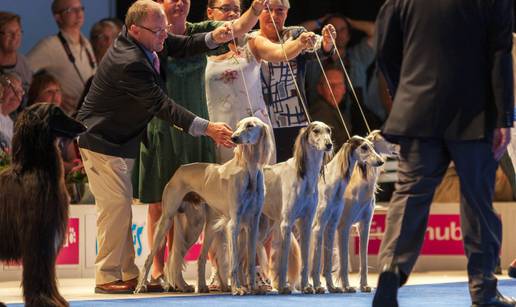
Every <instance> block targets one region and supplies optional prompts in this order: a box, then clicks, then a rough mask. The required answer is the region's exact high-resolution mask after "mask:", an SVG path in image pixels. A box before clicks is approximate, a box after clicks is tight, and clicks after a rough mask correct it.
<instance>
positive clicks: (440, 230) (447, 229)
mask: <svg viewBox="0 0 516 307" xmlns="http://www.w3.org/2000/svg"><path fill="white" fill-rule="evenodd" d="M385 219H386V214H385V213H377V214H375V215H374V217H373V221H372V223H371V232H370V235H369V248H368V252H367V253H368V254H369V255H377V254H378V253H379V251H380V244H381V242H382V238H383V236H384V233H385ZM353 236H354V237H355V240H354V245H355V254H356V255H358V254H359V245H360V243H359V238H358V235H357V233H356V232H354V233H353ZM421 255H432V256H437V255H448V256H456V255H464V244H463V243H462V232H461V229H460V215H459V214H431V215H430V216H429V219H428V226H427V228H426V233H425V241H424V243H423V248H422V249H421Z"/></svg>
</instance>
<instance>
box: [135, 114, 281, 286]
mask: <svg viewBox="0 0 516 307" xmlns="http://www.w3.org/2000/svg"><path fill="white" fill-rule="evenodd" d="M231 139H232V141H233V142H234V143H235V144H237V147H236V148H235V156H234V157H233V159H231V160H229V161H228V162H226V163H225V164H223V165H220V164H214V163H192V164H187V165H183V166H181V167H180V168H179V169H178V170H177V171H176V172H175V174H174V176H172V178H171V179H170V181H169V182H168V183H167V185H166V186H165V190H164V191H163V197H162V203H163V213H162V216H161V218H160V220H159V223H158V227H157V231H156V233H155V234H154V242H155V244H154V246H153V248H152V250H151V252H150V254H149V256H148V257H147V260H146V261H145V266H144V268H143V271H142V274H141V276H140V281H139V283H138V286H137V288H136V291H135V292H140V291H142V290H143V289H144V287H145V284H146V282H147V276H148V274H149V270H150V267H151V264H152V259H153V257H154V255H155V254H156V251H157V250H158V249H159V248H160V247H161V246H162V245H163V244H164V241H165V235H166V233H167V231H168V229H169V228H170V225H171V221H172V218H173V217H174V215H175V213H176V212H177V210H178V208H179V206H180V205H181V202H182V199H183V198H184V196H185V195H186V194H187V193H189V192H195V193H197V194H199V195H200V196H201V197H202V198H203V199H204V200H205V201H206V203H207V204H208V205H209V206H210V207H211V208H213V209H215V210H217V211H219V212H220V213H222V214H224V215H225V216H226V217H228V218H229V222H228V225H227V232H228V234H227V237H228V243H229V251H230V259H231V286H232V292H233V294H236V295H241V294H245V293H247V289H245V288H243V287H242V282H241V280H239V278H238V272H239V270H240V266H239V263H238V255H239V251H238V248H237V246H238V244H237V237H238V234H239V233H240V230H241V227H244V228H248V232H247V233H248V235H249V238H248V239H247V242H248V244H249V249H248V251H247V252H249V254H250V255H252V257H249V265H248V269H249V271H250V273H249V274H248V276H249V282H248V285H249V286H250V287H251V291H255V276H256V275H255V259H256V257H255V255H256V240H257V239H256V238H257V235H258V224H259V221H260V215H261V213H262V207H263V200H264V193H265V186H264V178H263V165H265V164H267V163H268V162H269V159H270V148H271V146H272V144H273V143H272V136H271V129H270V127H269V126H268V125H266V124H265V123H263V122H262V121H261V120H260V119H258V118H256V117H248V118H244V119H242V120H241V121H240V122H239V123H238V124H237V127H236V131H235V132H234V133H233V135H232V138H231ZM242 252H243V251H242Z"/></svg>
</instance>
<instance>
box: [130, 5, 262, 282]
mask: <svg viewBox="0 0 516 307" xmlns="http://www.w3.org/2000/svg"><path fill="white" fill-rule="evenodd" d="M220 1H224V0H220ZM162 2H163V3H162V4H163V7H164V10H165V14H166V15H167V19H168V22H169V24H170V32H171V33H174V34H180V35H191V34H194V33H201V32H208V31H211V30H213V29H215V28H216V27H218V26H221V25H224V22H220V21H213V20H207V21H203V22H199V23H190V22H187V21H186V17H187V15H188V12H189V10H190V0H164V1H162ZM266 2H267V0H254V1H253V3H252V4H251V6H250V8H249V10H248V11H246V12H245V13H244V14H242V16H241V17H240V18H238V19H237V20H236V21H235V22H234V24H233V25H232V27H233V31H234V35H235V36H240V35H242V34H244V33H247V32H249V31H250V30H251V29H252V28H253V27H254V25H255V24H256V22H257V21H258V16H259V15H260V13H261V11H262V10H263V9H264V4H265V3H266ZM224 8H225V7H224V6H223V5H221V6H219V8H218V9H219V10H221V13H222V10H224ZM224 13H225V14H238V15H240V12H239V11H238V12H235V11H227V12H224ZM213 52H214V53H225V52H227V49H226V47H220V48H218V49H216V50H214V51H213ZM160 62H161V64H162V65H161V67H162V69H161V74H162V77H163V78H165V80H166V83H167V89H168V94H169V96H170V97H171V98H172V99H174V101H175V102H176V103H178V104H181V105H182V106H184V107H185V108H187V109H188V110H190V111H192V112H193V113H195V114H197V115H198V116H200V117H203V118H208V109H207V105H206V94H205V86H204V70H205V67H206V56H204V55H199V56H194V57H190V58H186V59H180V60H178V59H171V58H168V59H163V58H160ZM214 161H215V151H214V144H213V143H212V141H211V140H209V139H208V138H206V137H199V138H194V137H191V136H189V135H187V134H185V133H181V132H180V131H179V130H177V129H176V128H174V127H171V126H170V125H169V124H168V123H167V122H165V121H162V120H160V119H158V118H154V119H153V120H152V121H151V122H150V123H149V125H148V127H147V142H146V143H145V144H142V145H141V146H140V158H139V159H137V164H136V165H135V167H134V170H133V186H134V188H133V190H134V193H135V195H134V197H135V198H138V199H139V200H140V201H141V202H142V203H146V204H149V210H148V215H147V225H148V232H147V237H148V240H149V245H150V248H152V246H153V235H154V229H155V225H156V223H157V221H158V220H159V218H160V216H161V196H162V193H163V189H164V187H165V185H166V183H167V182H168V180H169V179H170V178H171V177H172V175H173V174H174V172H175V171H176V170H177V169H178V168H179V166H181V165H183V164H187V163H193V162H214ZM185 200H186V201H194V202H195V201H196V200H195V196H193V195H190V194H189V195H187V198H185ZM163 267H164V249H162V250H161V251H160V252H158V253H157V254H156V256H155V257H154V260H153V266H152V272H151V285H153V286H154V285H156V286H157V287H156V288H157V291H159V285H160V284H163Z"/></svg>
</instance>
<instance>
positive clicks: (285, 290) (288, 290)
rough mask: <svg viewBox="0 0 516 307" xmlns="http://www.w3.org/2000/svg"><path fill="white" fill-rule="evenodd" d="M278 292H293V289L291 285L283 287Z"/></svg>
mask: <svg viewBox="0 0 516 307" xmlns="http://www.w3.org/2000/svg"><path fill="white" fill-rule="evenodd" d="M278 294H292V290H291V289H290V288H289V287H283V288H281V289H279V290H278Z"/></svg>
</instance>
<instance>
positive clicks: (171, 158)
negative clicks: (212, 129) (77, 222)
mask: <svg viewBox="0 0 516 307" xmlns="http://www.w3.org/2000/svg"><path fill="white" fill-rule="evenodd" d="M221 24H222V23H221V22H216V21H203V22H199V23H187V24H186V34H185V35H190V34H194V33H200V32H209V31H212V30H213V29H215V28H216V27H217V26H219V25H221ZM219 49H224V48H218V49H217V51H218V52H217V53H223V52H226V51H225V50H219ZM167 62H168V65H167V91H168V94H169V96H170V97H171V98H172V99H173V100H174V101H175V102H176V103H178V104H180V105H182V106H183V107H185V108H186V109H188V110H190V111H191V112H193V113H194V114H196V115H198V116H199V117H202V118H206V119H208V108H207V105H206V94H205V86H204V71H205V68H206V55H198V56H193V57H189V58H184V59H173V58H170V57H169V58H168V61H167ZM214 161H215V149H214V144H213V141H212V140H211V139H209V138H208V137H206V136H201V137H193V136H191V135H189V134H188V133H187V132H183V131H179V130H178V129H176V128H173V127H172V126H171V125H170V123H168V122H166V121H164V120H161V119H158V118H153V119H152V120H151V122H150V123H149V124H148V126H147V146H146V145H145V144H143V143H142V144H141V145H140V156H139V158H137V159H136V163H135V165H134V169H133V194H134V197H135V198H138V199H140V201H141V202H143V203H156V202H160V201H161V196H162V193H163V189H164V188H165V185H166V184H167V182H168V181H169V180H170V178H171V177H172V175H173V174H174V172H175V171H176V170H177V169H178V168H179V166H181V165H183V164H187V163H193V162H214Z"/></svg>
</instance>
